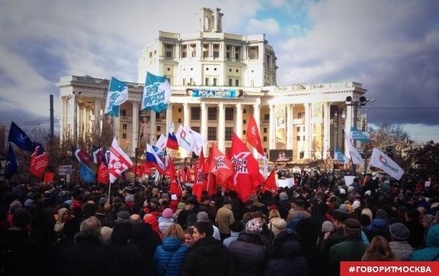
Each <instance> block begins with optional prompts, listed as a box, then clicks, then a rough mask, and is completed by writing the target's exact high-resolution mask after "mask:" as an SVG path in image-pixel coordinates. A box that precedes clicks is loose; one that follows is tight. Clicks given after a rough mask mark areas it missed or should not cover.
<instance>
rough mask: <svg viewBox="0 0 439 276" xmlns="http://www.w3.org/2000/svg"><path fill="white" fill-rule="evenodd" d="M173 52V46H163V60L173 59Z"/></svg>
mask: <svg viewBox="0 0 439 276" xmlns="http://www.w3.org/2000/svg"><path fill="white" fill-rule="evenodd" d="M173 51H174V45H172V44H165V58H173V57H174V55H173V54H172V52H173Z"/></svg>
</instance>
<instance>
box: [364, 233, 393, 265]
mask: <svg viewBox="0 0 439 276" xmlns="http://www.w3.org/2000/svg"><path fill="white" fill-rule="evenodd" d="M361 260H362V261H393V260H395V255H394V254H393V252H392V249H391V248H390V246H389V242H388V241H387V240H386V239H385V238H383V237H382V236H379V235H378V236H375V237H373V239H372V241H371V242H370V244H369V246H368V247H367V248H366V251H365V252H364V255H363V257H362V258H361Z"/></svg>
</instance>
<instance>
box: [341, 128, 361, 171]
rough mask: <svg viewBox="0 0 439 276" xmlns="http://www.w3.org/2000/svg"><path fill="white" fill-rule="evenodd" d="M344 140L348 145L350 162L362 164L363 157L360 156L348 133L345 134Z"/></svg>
mask: <svg viewBox="0 0 439 276" xmlns="http://www.w3.org/2000/svg"><path fill="white" fill-rule="evenodd" d="M345 140H346V144H347V146H348V152H349V155H350V158H351V159H352V163H354V164H355V165H363V158H362V157H361V154H360V153H359V152H358V150H357V148H356V147H354V146H353V145H352V143H351V137H350V135H349V134H345ZM348 157H349V156H348Z"/></svg>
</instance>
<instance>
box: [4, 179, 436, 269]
mask: <svg viewBox="0 0 439 276" xmlns="http://www.w3.org/2000/svg"><path fill="white" fill-rule="evenodd" d="M280 177H282V176H281V175H280ZM295 178H296V181H295V184H296V185H294V186H293V187H290V188H279V190H278V192H277V193H276V194H272V193H270V192H268V191H267V192H264V193H259V194H257V195H254V196H252V197H251V198H250V199H249V200H247V201H245V202H242V201H241V200H240V199H239V198H238V196H237V195H236V193H235V192H233V191H222V190H221V189H218V191H217V193H216V194H215V195H210V196H209V195H208V194H207V193H203V194H202V195H201V198H198V199H197V198H196V197H195V196H194V195H192V193H191V189H190V188H188V189H187V190H185V191H183V193H182V195H181V196H179V197H177V196H176V195H171V194H169V193H168V190H167V185H166V182H165V181H156V182H154V181H152V182H149V183H119V184H114V185H113V186H112V188H111V192H110V195H108V191H109V189H108V187H107V186H94V185H91V186H84V185H72V186H69V185H66V184H64V183H57V184H53V185H48V184H44V183H37V184H20V183H12V182H11V183H8V184H3V185H2V186H1V196H2V200H1V204H0V275H65V276H68V275H105V276H111V275H130V276H136V275H139V276H140V275H312V276H313V275H316V276H317V275H339V264H340V262H341V261H362V260H364V261H398V260H416V261H435V260H436V261H437V260H439V223H438V220H439V211H438V210H439V185H438V183H436V182H434V181H431V182H429V185H425V183H424V182H409V181H402V182H395V181H391V180H390V179H388V178H386V177H378V178H373V177H372V176H371V175H366V176H365V177H364V178H355V179H354V182H353V183H352V184H351V185H349V186H346V185H345V184H344V182H343V178H340V177H334V176H332V175H320V174H315V175H313V176H310V175H308V174H307V173H305V172H303V173H302V174H300V175H296V176H295Z"/></svg>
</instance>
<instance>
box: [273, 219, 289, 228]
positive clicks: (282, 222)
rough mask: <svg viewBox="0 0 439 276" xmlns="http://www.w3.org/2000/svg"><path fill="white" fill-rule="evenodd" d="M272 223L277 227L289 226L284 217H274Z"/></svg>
mask: <svg viewBox="0 0 439 276" xmlns="http://www.w3.org/2000/svg"><path fill="white" fill-rule="evenodd" d="M270 223H271V225H273V227H276V228H277V229H284V228H285V226H287V222H286V221H285V220H284V219H283V218H272V219H271V220H270Z"/></svg>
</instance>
